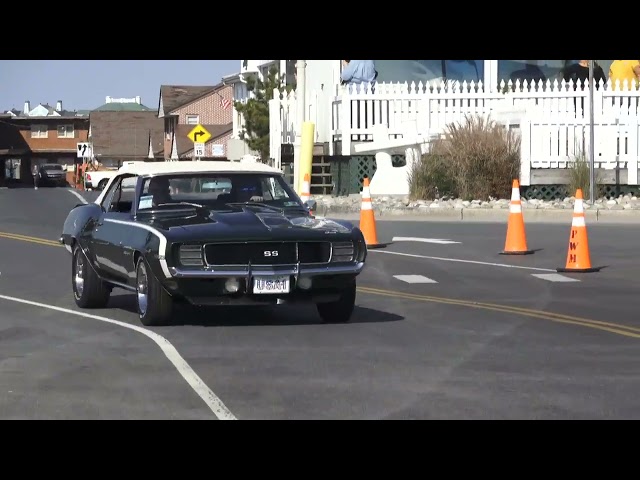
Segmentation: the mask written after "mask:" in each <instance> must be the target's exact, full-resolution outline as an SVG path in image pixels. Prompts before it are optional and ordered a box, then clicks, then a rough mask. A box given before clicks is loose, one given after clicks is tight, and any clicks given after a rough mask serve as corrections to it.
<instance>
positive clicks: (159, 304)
mask: <svg viewBox="0 0 640 480" xmlns="http://www.w3.org/2000/svg"><path fill="white" fill-rule="evenodd" d="M136 300H137V304H138V317H139V318H140V322H141V323H142V324H143V325H145V326H147V327H153V326H159V325H167V324H168V323H169V322H170V320H171V315H172V313H173V298H172V297H171V295H169V294H168V293H167V292H166V290H165V289H164V288H162V285H161V284H160V282H159V281H158V279H157V278H156V277H155V276H154V275H153V273H152V272H151V269H150V268H149V264H148V263H147V262H146V260H145V259H144V257H142V256H140V258H139V259H138V263H137V265H136Z"/></svg>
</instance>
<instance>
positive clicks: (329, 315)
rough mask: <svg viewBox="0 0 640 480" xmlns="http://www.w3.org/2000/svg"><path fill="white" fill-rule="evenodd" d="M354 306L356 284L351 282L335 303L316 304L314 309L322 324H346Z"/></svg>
mask: <svg viewBox="0 0 640 480" xmlns="http://www.w3.org/2000/svg"><path fill="white" fill-rule="evenodd" d="M355 305H356V282H355V280H354V281H353V283H352V284H350V285H349V286H348V287H347V288H346V289H345V290H344V292H342V295H340V298H339V299H338V300H336V301H335V302H327V303H318V304H316V309H317V310H318V314H319V315H320V318H321V319H322V322H323V323H347V322H348V321H349V320H350V319H351V315H352V314H353V309H354V307H355Z"/></svg>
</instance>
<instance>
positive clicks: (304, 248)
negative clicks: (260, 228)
mask: <svg viewBox="0 0 640 480" xmlns="http://www.w3.org/2000/svg"><path fill="white" fill-rule="evenodd" d="M342 244H344V242H341V245H342ZM204 258H205V261H206V263H207V264H208V265H247V264H249V263H251V265H292V264H295V263H298V262H300V263H302V264H320V263H328V262H329V261H330V260H331V242H247V243H209V244H206V245H205V246H204Z"/></svg>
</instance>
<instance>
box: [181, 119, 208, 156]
mask: <svg viewBox="0 0 640 480" xmlns="http://www.w3.org/2000/svg"><path fill="white" fill-rule="evenodd" d="M187 137H189V140H191V141H192V142H193V156H194V157H196V159H197V160H200V157H204V144H205V143H207V141H208V140H210V139H211V134H210V133H209V132H208V131H207V129H206V128H204V127H203V126H202V125H200V124H198V125H196V126H195V127H193V130H191V131H190V132H189V133H188V134H187Z"/></svg>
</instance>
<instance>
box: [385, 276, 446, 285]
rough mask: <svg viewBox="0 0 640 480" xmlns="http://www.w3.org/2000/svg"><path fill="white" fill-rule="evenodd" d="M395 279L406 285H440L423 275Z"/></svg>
mask: <svg viewBox="0 0 640 480" xmlns="http://www.w3.org/2000/svg"><path fill="white" fill-rule="evenodd" d="M393 278H397V279H398V280H400V281H401V282H406V283H438V282H436V281H435V280H432V279H431V278H427V277H425V276H423V275H394V276H393Z"/></svg>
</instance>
